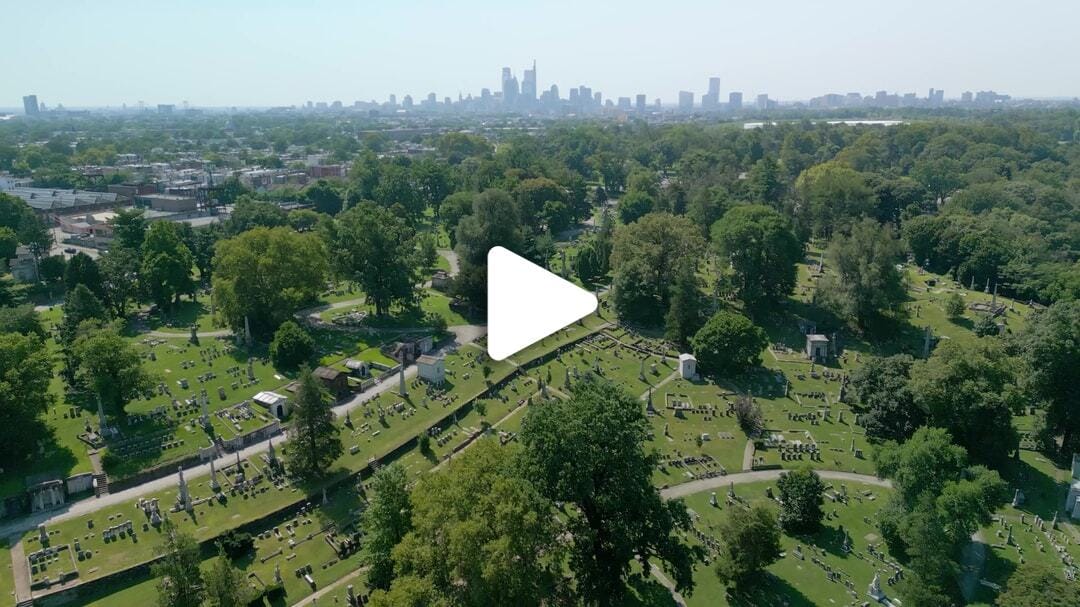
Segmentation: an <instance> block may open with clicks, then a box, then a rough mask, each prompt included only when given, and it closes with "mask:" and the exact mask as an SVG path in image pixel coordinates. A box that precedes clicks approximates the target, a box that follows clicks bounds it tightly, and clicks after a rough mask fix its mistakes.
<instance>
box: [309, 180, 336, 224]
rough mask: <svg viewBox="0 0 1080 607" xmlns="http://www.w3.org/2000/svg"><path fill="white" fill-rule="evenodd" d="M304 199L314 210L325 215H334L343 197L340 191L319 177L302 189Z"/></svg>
mask: <svg viewBox="0 0 1080 607" xmlns="http://www.w3.org/2000/svg"><path fill="white" fill-rule="evenodd" d="M304 200H305V201H307V203H308V204H310V205H311V206H313V207H314V208H315V210H316V211H318V212H320V213H326V214H327V215H336V214H337V213H338V212H340V211H341V205H342V204H343V202H344V201H343V199H342V196H341V192H339V191H338V190H337V188H336V187H334V185H333V184H332V183H330V182H329V181H327V180H325V179H320V180H318V181H316V182H315V183H313V184H311V185H309V186H308V187H307V189H305V190H304Z"/></svg>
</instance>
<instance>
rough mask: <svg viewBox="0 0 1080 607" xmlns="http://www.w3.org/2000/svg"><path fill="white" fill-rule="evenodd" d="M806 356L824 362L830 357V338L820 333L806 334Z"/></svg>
mask: <svg viewBox="0 0 1080 607" xmlns="http://www.w3.org/2000/svg"><path fill="white" fill-rule="evenodd" d="M806 357H807V358H809V359H810V360H814V361H817V362H823V361H824V360H825V359H826V358H828V357H829V338H828V337H825V336H824V335H821V334H818V333H811V334H809V335H807V336H806Z"/></svg>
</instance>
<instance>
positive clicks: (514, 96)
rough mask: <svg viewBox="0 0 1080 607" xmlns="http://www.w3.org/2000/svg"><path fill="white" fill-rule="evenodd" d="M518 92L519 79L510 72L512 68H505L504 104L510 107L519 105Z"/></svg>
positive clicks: (503, 74) (503, 83)
mask: <svg viewBox="0 0 1080 607" xmlns="http://www.w3.org/2000/svg"><path fill="white" fill-rule="evenodd" d="M518 92H519V89H518V81H517V77H516V76H514V74H513V73H512V72H511V71H510V68H508V67H504V68H503V69H502V97H503V104H504V105H508V106H513V105H517V101H518Z"/></svg>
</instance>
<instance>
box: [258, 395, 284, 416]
mask: <svg viewBox="0 0 1080 607" xmlns="http://www.w3.org/2000/svg"><path fill="white" fill-rule="evenodd" d="M251 400H253V401H255V404H257V405H259V406H260V407H262V408H264V409H266V410H267V411H269V412H270V414H271V415H273V416H274V417H276V418H278V419H285V418H286V417H288V416H289V410H290V407H289V398H288V397H286V396H282V395H281V394H278V393H277V392H270V391H265V392H259V393H258V394H256V395H255V396H254V397H252V399H251Z"/></svg>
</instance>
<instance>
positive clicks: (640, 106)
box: [634, 93, 645, 112]
mask: <svg viewBox="0 0 1080 607" xmlns="http://www.w3.org/2000/svg"><path fill="white" fill-rule="evenodd" d="M634 109H636V110H637V111H639V112H644V111H645V95H644V94H641V93H639V94H638V96H637V97H636V98H635V99H634Z"/></svg>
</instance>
